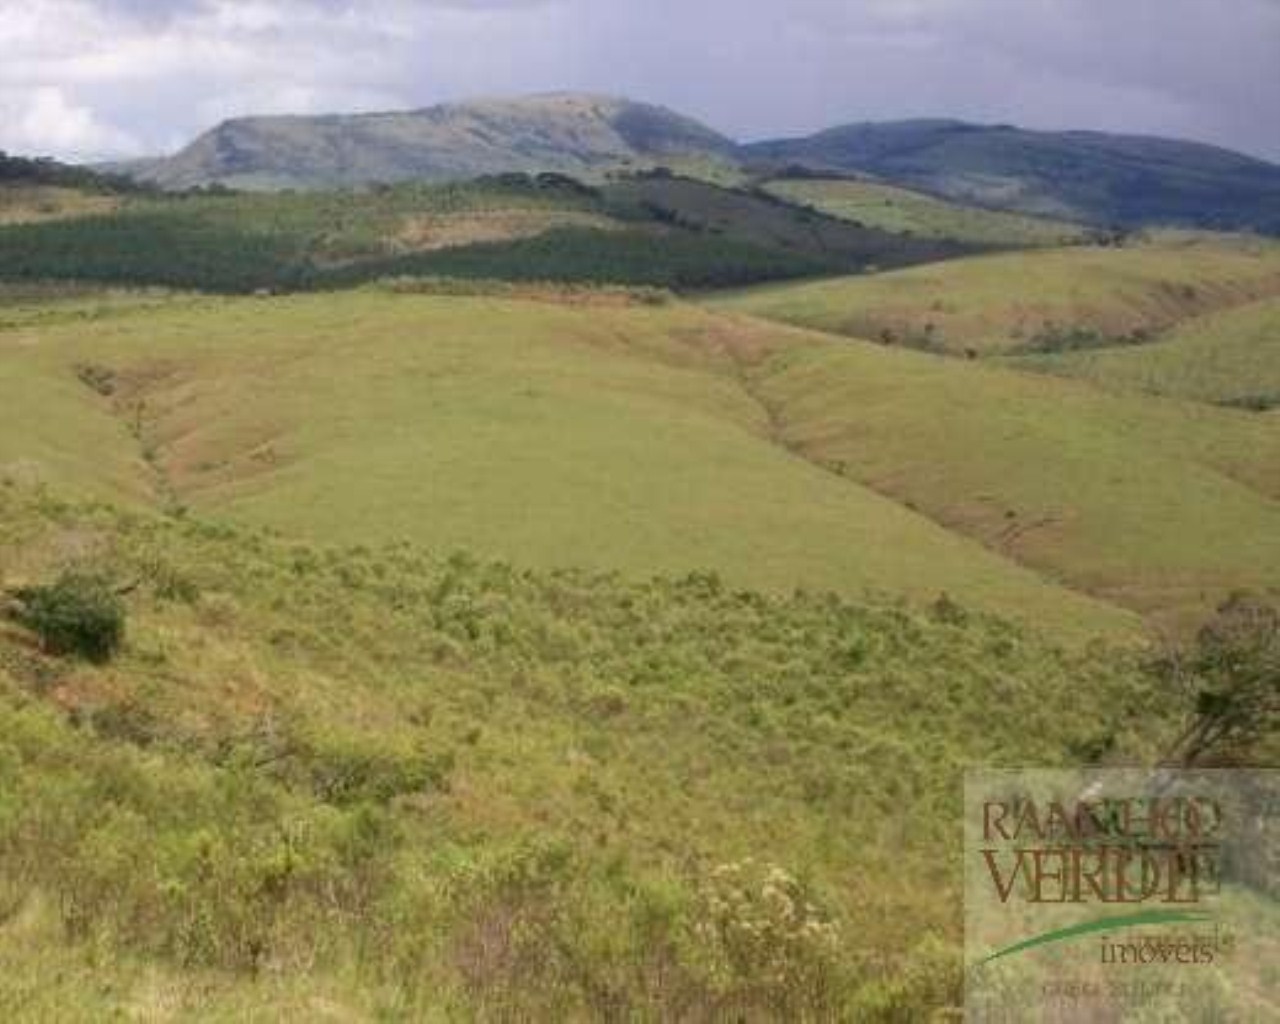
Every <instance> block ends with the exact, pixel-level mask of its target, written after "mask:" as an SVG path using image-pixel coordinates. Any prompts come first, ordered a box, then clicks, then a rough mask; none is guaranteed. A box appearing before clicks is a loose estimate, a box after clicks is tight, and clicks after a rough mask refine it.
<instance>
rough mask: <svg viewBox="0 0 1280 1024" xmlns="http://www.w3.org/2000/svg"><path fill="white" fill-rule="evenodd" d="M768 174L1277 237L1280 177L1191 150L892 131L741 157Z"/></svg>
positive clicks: (1101, 220)
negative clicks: (799, 173)
mask: <svg viewBox="0 0 1280 1024" xmlns="http://www.w3.org/2000/svg"><path fill="white" fill-rule="evenodd" d="M741 152H742V158H743V159H744V160H745V161H747V162H748V163H749V164H755V165H758V166H760V167H762V168H763V169H764V170H765V172H766V173H767V170H768V169H770V168H775V169H776V168H785V167H789V166H793V165H800V166H803V167H807V168H810V169H816V170H824V169H825V170H834V171H841V172H847V173H863V174H870V175H873V176H874V177H876V178H879V179H881V180H884V181H887V182H891V183H893V184H896V185H903V186H906V187H908V188H917V189H921V190H923V191H925V192H931V193H934V194H935V195H939V196H943V197H945V198H947V199H953V200H958V201H960V202H964V203H972V204H974V205H977V206H988V207H991V208H993V209H1001V210H1014V211H1017V212H1019V213H1027V214H1033V215H1036V216H1047V217H1058V218H1062V219H1064V220H1071V221H1081V222H1084V223H1089V224H1096V225H1101V226H1107V227H1116V226H1118V227H1129V228H1133V227H1149V226H1182V227H1194V228H1210V229H1214V230H1227V231H1231V230H1249V229H1253V230H1258V231H1262V232H1264V233H1268V234H1278V233H1280V167H1277V166H1276V165H1275V164H1271V163H1267V162H1265V161H1263V160H1257V159H1254V158H1252V157H1248V156H1244V155H1242V154H1240V153H1233V152H1230V151H1228V150H1224V149H1218V148H1217V147H1214V146H1206V145H1202V144H1199V143H1194V142H1184V141H1179V140H1175V139H1161V138H1149V137H1145V136H1128V135H1108V134H1105V133H1103V132H1084V131H1072V132H1036V131H1027V130H1025V129H1021V128H1015V127H1013V126H1011V125H975V124H966V123H964V122H961V121H949V120H918V121H891V122H886V123H884V124H851V125H844V126H841V127H838V128H831V129H828V130H827V131H823V132H819V133H817V134H816V135H812V136H809V137H808V138H802V139H783V140H778V141H772V142H760V143H755V144H753V145H749V146H745V147H743V149H742V151H741Z"/></svg>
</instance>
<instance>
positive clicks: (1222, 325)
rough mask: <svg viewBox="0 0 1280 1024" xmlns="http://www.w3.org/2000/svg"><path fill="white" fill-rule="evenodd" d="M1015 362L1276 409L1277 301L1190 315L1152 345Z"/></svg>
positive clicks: (1279, 401) (1153, 390) (1279, 389)
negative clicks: (1193, 317) (1200, 314)
mask: <svg viewBox="0 0 1280 1024" xmlns="http://www.w3.org/2000/svg"><path fill="white" fill-rule="evenodd" d="M1017 364H1018V365H1020V366H1023V367H1025V368H1027V369H1031V370H1043V371H1045V372H1048V373H1057V374H1062V375H1064V376H1071V377H1080V378H1083V379H1085V380H1090V381H1093V382H1095V383H1097V384H1101V385H1103V386H1104V387H1108V388H1117V389H1131V390H1135V391H1142V392H1147V393H1150V394H1157V395H1174V396H1178V397H1182V398H1194V399H1197V400H1199V401H1203V402H1213V403H1215V404H1218V405H1231V406H1237V407H1239V408H1242V409H1256V410H1267V409H1274V408H1277V407H1280V301H1278V300H1276V299H1264V300H1262V301H1261V302H1256V303H1250V304H1248V305H1244V306H1240V307H1238V308H1235V309H1229V310H1226V311H1225V312H1222V313H1211V314H1209V315H1208V316H1204V317H1197V318H1195V319H1193V320H1188V321H1186V322H1184V323H1182V324H1180V325H1178V326H1177V327H1176V328H1174V329H1173V330H1171V331H1170V332H1169V333H1168V334H1167V335H1164V336H1162V337H1161V338H1160V339H1159V340H1158V342H1156V343H1155V344H1150V345H1141V346H1136V347H1126V348H1118V349H1100V350H1096V351H1083V352H1062V353H1053V354H1049V355H1036V356H1023V357H1019V358H1018V360H1017Z"/></svg>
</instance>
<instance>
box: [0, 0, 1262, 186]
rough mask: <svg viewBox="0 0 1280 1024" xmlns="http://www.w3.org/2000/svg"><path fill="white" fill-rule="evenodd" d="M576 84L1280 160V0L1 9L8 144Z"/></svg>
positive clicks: (223, 1) (787, 131)
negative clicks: (1103, 134)
mask: <svg viewBox="0 0 1280 1024" xmlns="http://www.w3.org/2000/svg"><path fill="white" fill-rule="evenodd" d="M560 90H574V91H579V90H581V91H590V92H598V93H608V94H613V95H623V96H629V97H631V98H634V99H640V100H647V101H649V102H654V103H660V104H664V105H666V106H669V107H672V108H674V109H676V110H679V111H681V112H682V113H687V114H689V115H691V116H694V117H697V118H699V119H701V120H703V121H705V122H707V123H708V124H709V125H711V126H712V127H714V128H716V129H718V130H720V131H722V132H724V133H726V134H728V135H730V136H732V137H735V138H738V139H741V140H744V141H745V140H754V139H760V138H770V137H777V136H784V135H798V134H806V133H808V132H811V131H815V130H817V129H820V128H824V127H830V126H832V125H835V124H842V123H847V122H850V121H867V120H872V121H874V120H889V119H894V118H901V117H919V116H931V117H939V116H943V117H958V118H963V119H966V120H973V121H979V122H999V123H1014V124H1019V125H1023V126H1026V127H1032V128H1095V129H1101V130H1107V131H1129V132H1139V133H1145V134H1159V135H1170V136H1175V137H1182V138H1192V139H1198V140H1201V141H1205V142H1212V143H1217V144H1219V145H1223V146H1227V147H1230V148H1234V149H1240V150H1242V151H1245V152H1249V153H1252V154H1255V155H1259V156H1263V157H1265V158H1267V159H1270V160H1273V161H1276V162H1280V0H363V2H355V0H171V2H160V0H0V149H3V150H7V151H9V152H12V153H22V154H28V155H37V154H38V155H49V156H56V157H59V158H62V159H68V160H94V159H105V158H116V157H128V156H138V155H151V154H158V153H166V152H172V151H174V150H176V149H178V148H180V147H181V146H182V145H184V144H185V143H187V142H189V141H190V140H191V139H192V138H194V137H195V136H196V135H198V134H199V133H200V132H202V131H204V130H206V129H208V128H210V127H212V126H213V125H215V124H216V123H217V122H219V121H221V120H223V119H225V118H227V117H232V116H240V115H247V114H268V113H302V114H306V113H321V112H325V113H327V112H353V111H364V110H396V109H412V108H416V107H423V106H429V105H431V104H434V103H439V102H445V101H453V100H460V99H466V98H469V97H475V96H500V95H501V96H506V95H518V94H524V93H535V92H547V91H560Z"/></svg>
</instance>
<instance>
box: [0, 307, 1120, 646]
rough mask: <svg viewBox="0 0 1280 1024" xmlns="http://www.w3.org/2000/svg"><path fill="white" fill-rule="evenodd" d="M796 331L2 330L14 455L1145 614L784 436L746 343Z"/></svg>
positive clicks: (215, 509) (625, 554)
mask: <svg viewBox="0 0 1280 1024" xmlns="http://www.w3.org/2000/svg"><path fill="white" fill-rule="evenodd" d="M788 338H789V335H788V333H787V332H786V331H781V330H779V329H777V328H773V327H768V326H764V327H756V328H751V327H747V328H736V327H731V326H730V325H728V324H726V323H725V322H724V321H722V320H720V319H717V318H714V317H711V316H708V315H707V314H704V313H702V312H700V311H698V310H695V309H691V308H688V307H684V306H679V305H668V306H660V307H651V306H644V305H639V306H626V305H623V306H616V305H604V306H599V307H593V306H591V305H590V304H587V305H574V304H568V305H566V304H563V303H556V302H530V301H508V300H503V299H501V298H499V297H493V296H480V297H474V298H467V297H456V298H437V297H430V296H416V295H412V294H409V295H396V294H391V293H388V292H385V291H369V292H364V293H348V294H342V295H335V296H323V297H313V298H293V299H272V300H254V299H250V300H222V301H218V300H175V301H174V302H173V303H171V304H169V305H166V306H162V307H161V308H159V309H146V310H142V311H139V312H138V313H136V314H133V313H130V312H128V311H127V310H121V311H119V312H117V313H114V314H112V315H109V316H104V317H102V318H100V319H97V320H91V321H83V320H68V321H67V322H65V323H58V322H56V321H55V322H52V323H48V324H36V325H32V326H30V327H18V328H15V329H13V330H11V331H9V332H0V351H3V352H4V355H5V360H4V370H3V373H4V394H5V402H4V403H3V405H2V406H0V408H3V410H4V413H3V416H4V423H3V426H4V428H5V429H4V430H3V431H0V466H3V465H6V464H7V465H16V466H20V467H26V468H25V470H24V473H25V474H26V475H28V476H30V475H38V476H43V477H45V478H46V479H48V480H49V481H50V482H52V483H57V484H60V485H62V486H75V487H78V488H80V489H81V490H83V491H85V492H86V493H88V492H91V493H93V494H95V495H103V494H112V493H117V494H120V495H122V496H125V497H133V498H136V497H137V496H138V495H139V494H140V493H142V492H144V491H148V490H149V494H150V500H151V501H152V502H153V503H157V504H161V505H168V506H177V505H180V506H182V507H186V508H190V509H191V510H192V511H195V512H198V513H200V514H214V513H216V514H217V515H218V516H220V517H229V518H232V519H235V520H238V521H242V522H250V523H255V524H261V525H270V526H273V527H276V528H280V529H283V530H286V531H287V532H289V533H291V534H294V535H297V536H308V537H313V538H316V539H319V540H324V541H339V542H343V543H357V542H361V541H376V540H393V539H397V538H401V537H406V538H411V539H415V540H417V541H419V542H421V543H424V544H428V545H429V546H431V547H433V548H437V549H441V550H451V549H452V548H454V547H463V548H468V549H472V550H476V551H480V552H484V553H486V554H492V555H498V556H501V557H503V558H507V559H510V560H512V561H513V562H516V563H518V564H525V565H537V566H545V567H549V568H550V567H559V566H570V565H572V566H579V567H590V568H596V569H602V570H605V569H620V570H624V571H627V572H632V573H640V574H644V573H649V572H684V571H688V570H689V569H695V568H696V569H713V570H717V571H719V572H721V573H722V574H723V575H724V576H725V578H726V579H728V580H730V581H732V582H733V583H735V584H737V585H743V586H753V587H758V588H764V589H769V590H776V591H782V592H785V591H789V590H790V589H792V588H793V587H795V586H806V587H811V588H815V589H819V590H835V591H838V592H841V593H844V594H849V595H859V594H862V593H863V592H864V591H865V590H867V589H872V590H876V591H882V592H885V593H892V594H895V595H896V594H905V595H908V596H910V597H912V598H914V599H915V600H916V601H919V602H927V601H930V600H932V599H933V598H935V597H936V596H937V595H938V594H939V593H940V592H942V591H947V592H950V593H955V594H961V593H963V594H964V595H966V596H965V600H967V601H969V602H971V603H973V604H974V605H975V606H979V607H983V608H987V609H993V610H1001V611H1004V612H1006V613H1007V614H1010V615H1019V616H1028V617H1034V618H1035V619H1037V620H1038V621H1040V622H1042V623H1043V624H1045V625H1046V626H1052V625H1054V624H1056V625H1057V626H1059V627H1061V629H1062V630H1063V633H1064V635H1069V636H1072V637H1075V638H1079V637H1082V636H1085V635H1092V634H1094V633H1112V634H1115V633H1124V632H1126V631H1128V630H1130V629H1131V628H1132V625H1133V623H1132V620H1131V619H1130V617H1129V616H1127V615H1126V614H1124V613H1121V612H1119V611H1118V610H1116V609H1114V608H1111V607H1108V606H1106V605H1102V604H1099V603H1096V602H1092V601H1089V600H1088V599H1085V598H1080V597H1077V596H1075V595H1073V594H1071V593H1070V592H1067V591H1064V590H1062V589H1061V588H1059V587H1056V586H1053V585H1050V584H1047V583H1045V582H1044V581H1042V580H1040V579H1038V578H1037V577H1036V576H1035V575H1034V574H1033V573H1031V572H1029V571H1027V570H1025V569H1021V568H1019V567H1017V566H1014V565H1011V564H1009V563H1007V562H1005V561H1004V560H1002V559H1001V558H999V557H996V556H994V555H991V554H989V553H988V552H986V551H983V550H982V548H981V547H980V546H979V545H977V544H975V543H973V542H971V541H969V540H965V539H963V538H959V537H956V536H954V535H952V534H950V533H948V532H947V531H946V530H943V529H941V528H940V527H938V526H936V525H935V524H933V523H931V522H929V521H928V520H927V519H925V518H923V517H921V516H920V515H918V514H915V513H913V512H911V511H909V510H907V509H904V508H902V507H901V506H899V505H896V504H895V503H894V502H892V501H890V500H888V499H886V498H882V497H880V496H878V495H876V494H874V493H872V492H870V491H867V490H864V489H863V488H861V487H858V486H856V485H852V484H850V483H849V482H848V481H844V480H840V479H838V478H836V477H834V476H832V475H831V474H830V473H828V472H826V471H825V470H824V469H822V468H821V467H819V466H815V465H812V464H810V463H808V462H805V461H803V460H801V459H798V458H796V457H795V456H794V455H793V454H792V453H790V452H789V451H787V450H786V449H785V448H782V447H780V446H779V445H778V444H776V443H775V441H774V438H773V436H772V430H773V427H772V425H771V422H770V420H769V416H768V413H767V411H766V410H765V409H763V408H762V407H761V406H760V405H759V404H758V403H757V402H756V401H754V400H753V398H752V397H751V396H750V395H749V394H748V393H746V392H744V390H743V389H742V387H741V385H740V383H739V380H738V373H739V369H738V362H737V360H738V359H739V358H746V355H745V354H749V353H752V352H754V351H756V350H757V349H760V348H767V347H770V346H774V345H778V344H781V345H786V344H788ZM104 392H106V393H104ZM55 413H56V414H55ZM95 436H100V437H101V438H102V440H101V442H100V443H94V442H92V441H91V440H90V438H92V437H95ZM33 463H34V465H33ZM624 467H625V471H624ZM352 481H358V485H357V486H351V485H350V482H352Z"/></svg>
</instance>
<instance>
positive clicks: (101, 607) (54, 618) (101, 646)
mask: <svg viewBox="0 0 1280 1024" xmlns="http://www.w3.org/2000/svg"><path fill="white" fill-rule="evenodd" d="M9 610H10V614H11V615H12V617H13V618H14V619H15V620H16V621H17V622H18V623H20V624H21V625H23V626H26V627H27V628H28V629H30V630H31V631H32V632H34V633H35V634H36V635H37V636H39V637H40V641H41V643H42V644H43V645H44V649H45V650H46V651H48V652H49V653H50V654H73V655H77V656H79V657H82V658H87V659H88V660H89V661H94V662H105V661H109V660H110V659H111V656H112V655H113V654H115V652H116V651H117V650H118V649H119V647H120V644H121V643H122V642H123V641H124V624H125V611H124V603H123V602H122V601H121V600H120V590H118V589H117V588H114V587H112V586H111V584H110V583H109V582H108V581H107V580H106V579H105V578H104V577H102V576H98V575H94V574H89V573H82V572H74V571H69V572H65V573H63V574H62V575H61V576H59V577H58V579H57V580H56V581H54V582H53V583H51V584H47V585H43V586H34V587H22V588H20V589H18V590H16V591H13V594H12V602H11V606H10V609H9Z"/></svg>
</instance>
